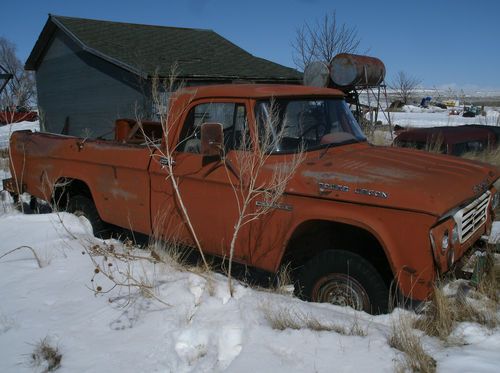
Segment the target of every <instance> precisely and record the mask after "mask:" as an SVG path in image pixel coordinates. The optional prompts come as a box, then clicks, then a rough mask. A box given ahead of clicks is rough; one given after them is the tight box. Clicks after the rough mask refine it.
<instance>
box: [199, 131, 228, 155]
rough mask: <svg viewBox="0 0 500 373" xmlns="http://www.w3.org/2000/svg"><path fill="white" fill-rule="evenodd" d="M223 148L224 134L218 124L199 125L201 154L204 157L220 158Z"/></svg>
mask: <svg viewBox="0 0 500 373" xmlns="http://www.w3.org/2000/svg"><path fill="white" fill-rule="evenodd" d="M223 147H224V132H223V131H222V124H220V123H203V124H202V125H201V154H202V155H203V156H205V157H220V156H221V155H222V149H223Z"/></svg>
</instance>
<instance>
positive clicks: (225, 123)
mask: <svg viewBox="0 0 500 373" xmlns="http://www.w3.org/2000/svg"><path fill="white" fill-rule="evenodd" d="M208 122H210V123H221V124H222V128H223V130H224V144H225V148H226V152H227V151H229V150H232V149H238V148H239V147H240V146H241V141H242V138H243V136H244V135H246V136H248V132H247V131H248V126H247V122H246V111H245V105H243V104H236V103H225V102H215V103H207V104H199V105H196V106H195V107H193V108H192V109H191V110H190V111H189V114H188V116H187V117H186V121H185V122H184V126H183V128H182V132H181V137H180V141H179V144H178V150H179V151H181V152H187V153H200V150H201V138H200V129H201V125H202V124H203V123H208Z"/></svg>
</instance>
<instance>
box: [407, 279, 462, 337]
mask: <svg viewBox="0 0 500 373" xmlns="http://www.w3.org/2000/svg"><path fill="white" fill-rule="evenodd" d="M454 305H455V304H454V302H453V301H452V300H451V299H450V298H448V297H447V296H446V295H445V294H444V292H443V290H442V288H441V287H439V286H436V287H435V288H434V292H433V293H432V298H431V301H430V303H429V305H428V306H427V309H426V311H425V314H424V316H423V317H421V318H418V319H416V321H415V324H414V326H415V327H416V328H417V329H420V330H422V331H424V332H425V333H426V334H427V335H431V336H434V337H439V338H440V339H446V338H447V337H448V336H449V335H450V333H451V332H452V330H453V327H454Z"/></svg>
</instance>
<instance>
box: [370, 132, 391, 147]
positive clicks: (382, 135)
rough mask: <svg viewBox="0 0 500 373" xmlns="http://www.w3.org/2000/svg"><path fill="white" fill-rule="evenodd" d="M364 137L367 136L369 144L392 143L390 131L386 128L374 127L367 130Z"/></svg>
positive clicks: (383, 144)
mask: <svg viewBox="0 0 500 373" xmlns="http://www.w3.org/2000/svg"><path fill="white" fill-rule="evenodd" d="M366 137H367V138H368V141H369V142H370V144H373V145H377V146H390V145H391V143H392V139H391V133H390V132H389V129H388V128H387V130H381V129H376V130H373V131H370V132H367V133H366Z"/></svg>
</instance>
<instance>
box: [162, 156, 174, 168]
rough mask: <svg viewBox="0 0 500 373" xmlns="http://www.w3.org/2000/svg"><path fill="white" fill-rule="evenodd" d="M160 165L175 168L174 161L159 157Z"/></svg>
mask: <svg viewBox="0 0 500 373" xmlns="http://www.w3.org/2000/svg"><path fill="white" fill-rule="evenodd" d="M160 164H161V165H162V166H170V165H172V166H175V161H174V160H173V159H172V158H169V157H165V156H161V157H160Z"/></svg>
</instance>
